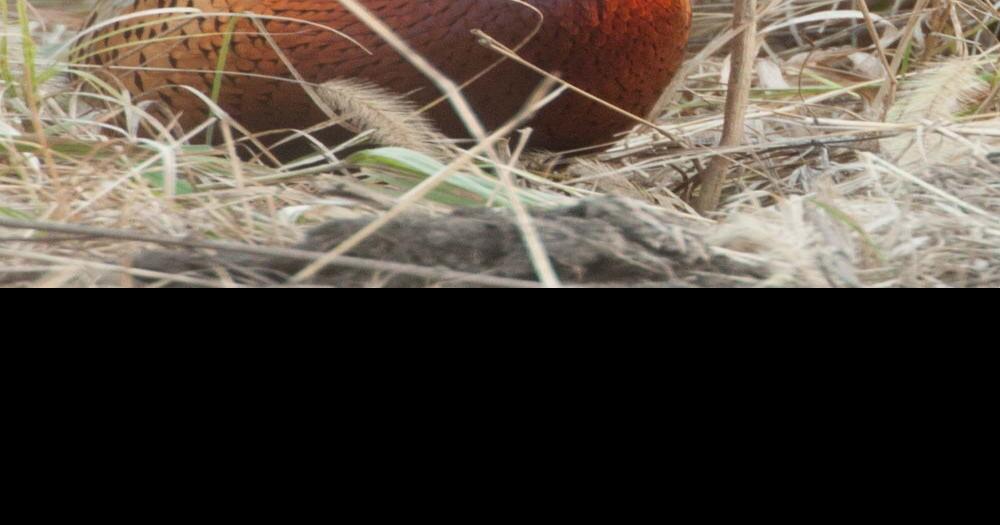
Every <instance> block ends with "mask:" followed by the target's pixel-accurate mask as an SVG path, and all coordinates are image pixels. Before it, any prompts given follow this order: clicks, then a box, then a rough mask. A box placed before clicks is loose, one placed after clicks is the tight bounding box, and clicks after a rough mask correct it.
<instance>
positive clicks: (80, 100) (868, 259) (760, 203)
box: [0, 0, 1000, 287]
mask: <svg viewBox="0 0 1000 525" xmlns="http://www.w3.org/2000/svg"><path fill="white" fill-rule="evenodd" d="M36 3H37V2H36ZM697 3H698V6H697V8H696V9H697V15H696V21H695V37H694V39H693V42H692V46H691V50H690V51H691V59H690V60H689V61H688V63H687V65H686V69H685V75H683V77H682V78H680V79H679V80H678V81H677V82H675V85H674V86H671V88H670V89H669V90H668V92H667V93H666V94H665V96H664V100H663V104H662V107H663V108H665V110H664V111H662V112H661V113H659V114H658V115H656V116H655V117H656V118H655V121H656V123H657V124H658V125H659V127H660V128H661V129H662V130H663V131H665V132H667V133H668V134H669V136H670V138H665V137H664V136H663V134H661V133H658V132H654V131H643V130H645V129H648V128H646V127H641V126H640V127H638V128H637V131H636V132H635V133H633V134H631V135H629V136H628V137H625V138H624V139H623V141H622V142H621V143H619V144H617V145H616V146H614V147H613V148H611V149H609V150H606V151H602V152H596V153H591V154H588V155H585V156H582V157H576V158H573V159H572V160H569V161H567V160H565V159H559V158H558V157H555V156H552V155H546V154H540V153H530V154H525V153H523V152H522V151H521V149H520V148H519V147H517V146H518V145H517V135H516V134H515V135H514V137H513V139H512V142H511V144H510V145H509V146H508V145H506V143H505V142H503V141H498V140H497V139H500V138H501V137H499V136H497V137H492V136H491V137H486V136H485V135H483V136H482V137H481V139H482V140H481V141H480V144H479V145H478V146H477V147H475V148H472V149H471V150H470V149H465V150H460V149H458V148H456V147H454V146H453V145H450V144H447V143H445V142H444V141H441V140H440V139H439V138H436V137H434V136H433V134H432V133H430V132H428V131H427V130H426V129H424V128H423V127H422V126H417V125H414V126H410V127H407V126H403V127H399V126H400V125H401V124H400V123H401V122H406V120H407V119H406V117H404V116H401V115H404V114H405V113H406V112H407V111H408V110H409V108H408V106H406V105H405V104H401V103H400V102H399V101H398V100H395V99H393V98H392V97H389V96H387V95H385V94H381V93H377V92H374V91H372V92H366V91H364V90H358V89H357V86H347V89H346V90H345V89H344V88H343V86H341V89H340V90H338V92H340V93H345V92H350V93H353V95H351V96H341V97H339V98H338V97H337V95H336V94H334V95H333V98H332V99H331V100H328V102H329V103H330V106H331V108H332V109H333V110H335V111H336V112H344V111H346V112H347V113H349V115H348V116H350V117H351V120H352V121H353V122H352V123H353V124H354V125H356V126H357V127H359V128H365V129H368V128H374V129H371V130H370V131H368V132H366V133H363V134H362V135H361V139H358V140H364V138H365V137H368V136H371V135H372V134H374V135H375V136H376V137H378V138H379V140H380V141H381V142H383V143H394V145H396V146H401V147H396V148H383V149H379V150H375V151H372V152H368V153H364V154H360V155H357V156H355V157H354V158H352V159H350V160H351V161H352V162H344V159H342V158H341V156H340V154H339V152H340V151H342V150H338V149H337V148H333V149H332V151H325V152H322V153H318V154H317V155H316V156H315V157H313V158H312V159H308V160H306V161H303V162H300V163H295V164H288V165H284V166H281V167H274V165H273V164H269V163H267V162H263V161H259V162H258V161H248V160H242V159H240V157H239V156H237V155H236V152H237V151H238V150H240V149H241V139H239V137H240V134H239V133H238V129H236V128H235V123H226V121H225V119H224V118H222V122H223V125H222V126H220V127H219V128H218V129H219V132H220V133H223V134H224V136H225V138H227V139H230V140H227V145H225V146H221V147H217V148H216V147H208V146H205V145H202V144H198V143H197V141H196V139H194V138H193V137H195V136H196V135H197V133H195V131H200V130H186V131H187V132H185V133H181V132H179V131H178V130H175V129H171V128H169V126H168V127H164V126H163V125H162V124H160V123H159V122H158V121H156V120H155V119H153V118H152V117H151V116H150V114H149V113H148V108H147V107H145V106H143V105H141V104H134V103H132V101H130V100H129V99H128V97H126V96H125V95H123V94H121V93H120V92H118V91H117V90H115V89H114V87H113V86H101V85H97V84H98V81H97V79H95V78H94V77H93V75H92V74H91V72H90V71H87V70H86V69H81V68H78V67H74V66H72V65H70V64H68V63H67V62H66V60H65V56H66V54H65V53H66V52H67V51H68V50H69V49H68V48H67V46H66V45H65V42H67V40H68V38H67V31H68V30H67V29H65V28H63V27H61V26H60V25H59V21H57V22H55V23H50V24H46V25H42V24H40V23H39V20H40V19H46V20H52V19H53V16H54V14H57V16H60V17H68V18H69V19H72V13H70V14H67V13H66V12H65V10H55V11H46V12H43V13H36V12H32V11H31V10H30V9H28V8H27V6H26V5H25V4H24V3H23V2H12V3H11V4H10V5H12V6H14V7H15V9H12V11H11V12H10V13H9V14H6V15H7V16H5V18H9V20H12V22H11V23H10V24H9V25H8V26H7V27H5V28H4V31H3V35H4V36H3V46H2V48H0V57H2V60H3V61H2V62H0V81H2V82H3V85H2V87H3V89H2V91H0V221H2V222H0V225H2V224H6V225H7V226H8V227H7V228H3V227H0V284H3V285H6V286H20V287H25V286H109V285H110V286H114V285H125V286H129V285H132V284H134V282H133V278H134V277H135V276H141V277H159V278H162V279H163V281H162V282H169V281H171V280H176V281H180V282H189V281H190V278H185V277H183V276H167V275H162V276H150V275H148V272H143V271H139V270H135V269H132V268H131V267H130V265H129V263H130V261H131V259H132V258H133V257H134V256H135V255H136V254H138V253H139V252H141V251H142V250H144V249H148V248H150V247H154V246H156V243H151V242H139V241H136V240H130V239H127V238H120V237H114V236H109V235H108V232H107V231H103V230H102V231H98V230H97V229H98V228H100V229H104V230H107V229H113V230H126V231H128V232H133V233H136V234H148V235H153V236H169V237H172V238H195V239H202V240H224V241H227V242H232V243H242V244H247V245H254V246H275V247H283V246H289V245H291V244H293V243H295V242H296V241H298V240H299V239H301V238H302V236H303V234H304V232H305V231H307V230H308V229H310V228H312V227H314V226H316V225H318V224H320V223H322V222H324V221H326V220H329V219H334V218H344V217H350V218H355V217H365V216H381V217H386V216H387V215H386V212H387V211H391V213H396V212H397V211H398V212H402V211H404V210H405V209H407V208H409V207H420V208H426V209H431V210H432V211H447V210H450V209H454V208H456V207H463V206H483V205H496V206H510V207H513V208H514V209H515V210H516V211H519V214H518V216H519V218H520V219H519V221H520V224H521V225H522V227H523V228H524V231H525V232H528V235H527V237H528V239H529V241H530V240H531V235H530V231H531V219H530V210H531V208H532V207H550V206H557V205H563V204H568V203H572V202H574V201H575V200H577V199H581V198H586V197H589V196H593V195H605V194H609V195H616V196H626V197H630V198H634V199H638V200H641V201H644V202H646V203H648V204H649V205H651V206H656V207H659V208H663V209H665V210H669V211H670V212H671V213H675V214H679V215H693V213H694V212H693V210H692V209H691V207H690V206H689V205H688V202H690V201H691V200H692V199H693V197H695V196H696V195H697V190H696V187H697V183H698V181H699V177H700V174H701V173H703V172H704V170H705V169H706V166H708V165H709V164H711V163H712V159H713V158H714V157H716V156H720V155H721V156H725V157H726V158H728V159H730V160H731V161H732V163H733V164H734V165H735V166H736V169H735V171H733V172H731V174H730V177H729V179H728V183H727V185H726V186H725V187H724V188H723V191H722V205H721V207H720V209H719V211H718V212H717V213H715V214H713V215H712V216H711V219H713V220H715V221H717V223H718V224H717V225H716V226H714V227H713V231H714V233H713V234H712V235H711V237H710V238H709V239H708V240H709V243H710V245H711V246H712V247H713V249H714V250H716V251H717V252H718V253H719V254H724V255H725V256H727V257H730V258H732V259H734V260H742V261H750V262H753V263H754V264H756V265H758V266H761V267H764V268H766V269H767V271H766V277H762V278H761V279H760V280H758V281H755V282H747V283H746V284H752V285H761V286H868V287H892V286H913V287H927V286H955V287H967V286H986V287H993V286H998V285H1000V155H998V152H1000V95H998V93H1000V73H998V66H997V64H998V58H1000V41H998V35H1000V11H998V10H1000V2H996V1H995V0H910V1H903V0H900V1H895V0H887V1H886V0H884V1H876V0H868V6H869V7H870V12H871V16H870V17H866V16H865V15H864V14H863V11H862V10H856V9H855V3H854V1H853V0H851V1H847V0H761V2H760V5H759V11H758V23H759V27H760V34H761V42H760V43H761V46H762V49H761V52H760V54H759V58H758V60H757V62H756V64H755V66H756V67H755V69H756V71H755V73H756V74H755V76H754V80H753V82H754V84H753V86H754V87H753V90H752V92H751V94H750V103H749V107H748V108H747V116H746V118H747V122H746V128H745V135H746V140H745V143H744V145H741V146H735V147H726V148H718V147H715V146H716V145H717V144H718V143H719V140H720V136H721V132H722V129H723V124H724V106H725V99H726V90H725V79H728V78H729V73H728V68H729V65H728V60H727V54H728V49H729V44H730V41H731V39H732V38H733V36H734V34H733V33H732V32H731V31H728V28H729V25H730V22H729V20H728V13H731V12H732V11H731V6H730V5H729V2H728V1H727V0H705V1H701V2H697ZM56 4H60V2H56ZM72 4H73V5H74V6H77V5H79V4H78V3H77V2H73V3H72ZM17 7H20V12H18V11H19V10H18V9H16V8H17ZM50 7H51V6H50ZM5 8H6V6H5ZM23 17H28V19H30V20H32V22H31V23H30V25H29V23H28V21H26V20H23V19H22V18H23ZM59 20H60V21H61V20H62V19H59ZM873 30H874V31H875V32H877V33H878V36H879V38H878V39H873V38H872V31H873ZM29 33H30V36H31V40H30V41H29V42H28V43H27V45H22V44H24V42H23V38H22V37H23V35H25V34H29ZM85 83H89V84H90V88H89V89H81V86H82V85H84V84H85ZM329 95H330V94H329V93H325V94H324V96H329ZM536 102H537V103H538V104H544V103H545V100H544V99H543V98H542V99H540V100H538V101H536ZM210 124H215V122H212V123H210ZM150 129H152V130H154V131H155V130H161V131H162V133H160V135H159V136H158V137H157V139H155V140H153V139H149V138H147V137H148V136H149V133H148V130H150ZM142 130H147V132H146V133H142V132H141V131H142ZM396 138H398V139H399V140H396ZM481 166H492V169H487V170H485V171H483V170H481V169H480V168H481ZM494 174H499V175H500V178H496V177H495V175H494ZM442 182H443V183H444V184H441V183H442ZM515 186H516V188H515ZM512 190H513V191H512ZM522 205H523V206H522ZM697 220H701V219H697ZM46 222H51V223H61V224H69V225H75V226H79V227H82V229H79V230H74V232H73V233H54V232H50V231H46V230H45V229H44V228H42V226H41V225H40V224H39V223H46ZM26 223H27V224H28V225H30V224H34V225H35V226H36V228H35V229H31V228H15V226H25V224H26ZM88 228H89V229H88ZM146 240H147V241H149V240H153V239H146ZM536 240H537V239H536ZM532 250H533V251H532V253H533V254H534V255H535V256H536V263H537V264H536V268H537V269H538V271H539V274H540V275H541V276H542V277H544V281H545V282H546V283H547V284H555V283H554V282H553V276H552V275H551V273H550V272H549V269H547V268H545V264H544V246H537V245H536V246H533V248H532ZM341 251H343V250H341ZM338 253H339V252H338ZM335 255H336V254H335ZM196 284H212V285H218V286H226V285H228V284H231V283H229V282H227V281H226V279H225V278H220V279H218V280H215V281H212V282H211V283H204V282H198V283H196Z"/></svg>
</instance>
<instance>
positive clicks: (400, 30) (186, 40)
mask: <svg viewBox="0 0 1000 525" xmlns="http://www.w3.org/2000/svg"><path fill="white" fill-rule="evenodd" d="M359 3H360V4H361V5H363V6H364V7H366V8H367V9H368V10H370V11H371V12H372V13H373V14H374V15H375V16H377V17H378V18H379V19H381V20H382V21H384V22H385V23H386V24H387V25H388V26H389V27H390V28H391V29H392V30H393V31H394V32H395V33H396V35H398V36H400V37H401V38H402V39H403V40H404V41H405V42H406V43H407V44H408V45H409V46H410V47H411V48H412V49H413V50H415V51H416V52H417V53H419V54H420V55H421V56H423V57H424V58H426V59H427V60H428V61H429V62H430V63H431V64H432V65H434V66H435V67H436V68H437V69H438V70H440V71H441V72H442V73H444V74H445V75H447V76H448V77H449V78H450V79H451V80H452V81H454V82H455V83H456V84H465V83H466V82H468V81H470V80H472V81H471V82H470V83H468V85H465V86H464V88H463V94H464V95H465V96H466V98H467V100H468V101H469V103H470V105H471V107H472V108H473V110H474V111H475V112H476V113H477V115H478V116H479V118H480V119H481V120H482V122H483V124H484V125H485V127H486V128H488V129H495V128H497V127H499V126H501V125H502V124H503V123H505V122H506V121H507V120H508V119H509V118H511V117H512V116H513V115H514V114H515V113H517V112H518V111H519V110H520V108H521V107H522V106H523V104H524V102H525V100H526V99H527V98H529V97H530V95H531V93H532V92H533V91H534V90H535V89H536V87H537V86H538V85H539V83H540V81H541V76H540V75H539V74H537V73H536V72H533V71H532V70H531V69H529V68H527V67H526V66H525V65H523V64H519V63H517V62H515V61H512V60H505V61H502V62H501V63H500V64H499V65H495V67H493V68H492V69H488V67H489V66H490V65H491V64H494V63H495V62H497V60H498V59H499V58H500V57H499V56H498V55H497V54H496V53H495V52H494V51H492V50H490V49H487V48H486V47H484V46H483V45H481V43H480V42H477V38H476V37H475V36H474V35H473V34H472V30H474V29H479V30H481V31H482V32H484V33H486V34H487V35H489V36H491V37H492V38H494V39H496V40H497V41H499V42H500V43H502V44H503V45H505V46H508V47H510V48H516V49H517V52H518V55H519V56H521V57H522V58H523V59H525V60H526V61H527V62H529V63H531V64H533V65H534V66H537V67H538V68H541V69H542V70H545V71H548V72H551V73H553V74H556V75H559V76H560V78H562V79H564V80H566V81H567V82H569V83H570V84H572V85H574V86H576V87H578V88H580V89H582V90H584V91H586V92H588V93H589V94H591V95H594V96H595V97H598V98H600V99H602V100H604V101H606V102H609V103H611V104H613V105H615V106H617V107H618V108H621V109H623V110H625V111H627V112H629V113H632V114H634V115H640V116H646V114H647V113H648V112H649V111H651V109H652V108H653V106H654V105H655V103H656V101H657V99H658V98H659V96H660V95H661V93H662V91H663V90H664V88H665V87H666V86H667V84H669V82H670V81H671V79H672V77H673V76H674V74H675V73H676V71H677V70H678V68H679V66H680V64H681V62H682V60H683V57H684V49H685V44H686V42H687V38H688V32H689V27H690V22H691V5H690V0H360V2H359ZM165 8H188V10H189V11H190V8H194V9H199V10H201V11H202V12H201V13H197V14H195V15H192V14H186V15H185V14H178V13H177V12H170V11H169V10H168V9H165ZM150 10H156V11H151V12H150V13H149V14H146V15H143V14H142V13H143V12H145V11H150ZM232 14H237V15H241V16H237V17H236V18H237V20H236V21H235V22H234V24H235V25H232V24H231V23H230V19H231V16H230V15H232ZM124 15H134V16H124ZM250 15H259V16H257V17H256V18H257V21H254V20H252V18H253V17H252V16H250ZM539 15H541V17H540V16H539ZM119 16H121V17H122V18H121V19H119V21H117V22H115V23H113V24H110V25H105V26H104V27H95V30H94V31H92V34H91V36H90V37H89V39H88V41H87V43H86V44H85V45H84V47H83V49H82V55H81V56H82V57H83V58H82V61H83V62H85V63H86V64H90V65H91V66H95V67H96V68H97V69H99V70H101V71H103V72H104V73H106V74H108V75H113V76H114V77H115V79H116V82H120V85H122V86H124V87H125V88H127V89H128V90H129V91H130V92H131V93H132V94H133V96H134V97H136V98H137V99H150V100H154V101H157V102H160V103H162V104H163V105H164V106H165V107H167V108H169V109H170V110H171V112H172V113H173V114H174V115H177V116H178V118H179V122H180V124H181V125H182V126H183V127H185V128H188V127H193V126H196V125H197V124H199V123H201V122H203V121H204V119H205V118H206V117H207V111H208V110H207V106H206V104H205V103H204V100H203V99H202V98H200V97H199V96H197V95H195V94H194V93H193V92H192V91H194V92H198V93H201V94H204V95H205V96H207V95H208V94H209V93H211V92H212V87H213V83H214V82H215V80H216V74H217V73H216V71H217V69H218V66H219V57H220V53H222V52H223V47H224V46H225V45H226V44H227V40H229V39H231V41H230V42H228V43H229V47H228V56H227V59H226V62H225V74H224V75H223V77H222V80H221V90H220V92H219V98H218V103H219V106H220V107H221V108H222V109H223V110H225V111H226V112H227V113H228V114H229V115H230V116H232V117H233V118H234V119H235V120H236V121H237V122H239V123H240V124H241V125H242V126H244V127H245V128H246V129H248V130H249V131H251V132H254V133H257V132H264V131H268V130H278V129H280V130H301V129H306V128H309V127H311V126H314V125H316V124H320V123H323V122H327V121H329V116H328V114H327V113H325V112H324V111H322V110H321V108H320V107H318V106H317V105H316V104H315V103H314V102H313V98H311V96H310V94H309V93H307V91H306V90H304V89H303V87H302V85H301V83H300V82H301V81H303V80H304V81H306V82H308V83H313V84H320V83H323V82H327V81H331V80H339V79H353V80H359V81H364V82H368V83H371V84H375V85H377V86H380V87H381V88H384V89H386V90H389V91H392V92H394V93H398V94H400V95H404V96H406V97H408V98H409V99H410V100H411V101H412V102H413V103H415V104H417V105H419V106H423V105H426V104H428V103H430V102H431V101H433V100H435V99H437V98H439V97H440V96H441V93H440V91H439V90H438V89H437V88H436V87H435V86H434V84H433V83H432V82H431V81H430V80H428V79H427V77H425V76H424V75H423V74H422V73H421V72H419V71H418V70H417V69H416V68H415V67H414V66H412V65H411V64H410V63H409V62H408V61H407V60H406V59H405V58H404V57H403V56H401V55H400V54H399V53H398V52H397V51H396V50H395V49H394V48H393V47H392V46H390V45H389V44H387V43H386V42H385V41H383V40H382V39H381V38H379V37H378V36H377V35H376V34H375V33H374V32H373V31H372V30H371V29H370V28H369V27H368V26H367V25H365V24H364V23H362V22H361V21H360V20H359V19H357V18H356V17H355V16H353V15H352V14H351V13H350V12H349V11H348V10H347V9H345V8H344V7H343V5H341V3H340V2H339V1H338V0H128V1H125V0H105V4H103V7H102V8H100V9H98V10H96V11H95V15H94V16H92V17H91V20H90V22H89V24H90V25H92V26H93V25H94V24H99V23H101V21H102V19H103V20H107V19H108V18H109V17H119ZM261 29H264V32H262V31H261ZM265 33H266V34H265ZM275 47H277V48H278V49H279V50H280V52H279V51H276V50H275ZM288 66H291V69H289V67H288ZM293 70H294V72H293ZM484 71H486V72H485V74H482V73H483V72H484ZM477 75H478V78H477ZM429 117H430V119H431V120H432V121H433V122H434V124H436V127H437V128H438V129H439V130H440V131H442V132H444V133H445V134H447V135H450V136H453V137H463V136H467V134H468V132H467V131H466V129H465V127H464V126H463V124H462V122H461V121H460V120H459V119H458V118H457V117H456V116H455V113H454V111H453V110H452V108H451V107H450V106H449V105H448V104H438V105H436V106H434V107H432V109H430V111H429ZM633 124H634V122H633V120H632V119H630V118H629V117H628V116H625V115H622V114H621V113H619V112H615V111H613V110H611V109H609V108H607V107H606V106H604V105H602V104H599V103H598V102H595V101H594V100H591V99H588V98H586V97H584V96H582V95H580V94H578V93H574V92H572V91H568V92H565V93H563V94H562V95H561V96H560V97H559V98H558V99H556V100H555V101H554V102H552V103H551V104H549V105H548V106H546V107H544V108H543V109H542V110H541V111H540V112H539V113H538V114H537V115H535V116H534V118H533V119H532V120H531V122H530V123H529V124H528V125H530V126H531V127H532V128H533V129H534V132H533V134H532V138H531V142H530V144H531V146H532V147H535V148H542V149H549V150H567V149H574V148H581V147H588V146H593V145H598V144H603V143H606V142H609V141H612V140H613V139H614V137H615V135H616V134H618V133H620V132H623V131H626V130H628V129H629V128H631V127H632V126H633ZM341 137H342V134H341Z"/></svg>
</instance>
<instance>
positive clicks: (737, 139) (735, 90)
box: [694, 0, 757, 214]
mask: <svg viewBox="0 0 1000 525" xmlns="http://www.w3.org/2000/svg"><path fill="white" fill-rule="evenodd" d="M733 27H734V28H736V29H738V30H742V33H741V34H740V36H739V37H738V38H737V39H736V40H735V41H734V42H733V52H732V59H731V66H732V67H731V71H730V73H729V85H728V92H727V94H726V122H725V124H724V125H723V128H722V142H721V143H720V144H719V146H720V147H726V146H739V145H740V144H742V143H743V136H744V132H743V128H744V122H745V120H746V112H747V103H748V102H749V101H750V87H751V85H752V82H753V65H754V58H756V54H757V0H735V1H734V2H733ZM731 165H732V161H731V160H730V159H728V158H726V157H723V156H717V157H715V158H713V159H712V162H711V164H709V166H708V170H707V171H706V172H705V177H704V180H703V181H702V184H701V190H700V191H699V192H698V198H697V200H696V201H695V204H694V207H695V209H696V210H698V212H700V213H702V214H705V213H709V212H712V211H715V209H716V208H718V207H719V200H720V199H721V198H722V187H723V185H724V184H725V183H726V175H727V173H728V172H729V168H730V166H731Z"/></svg>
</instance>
